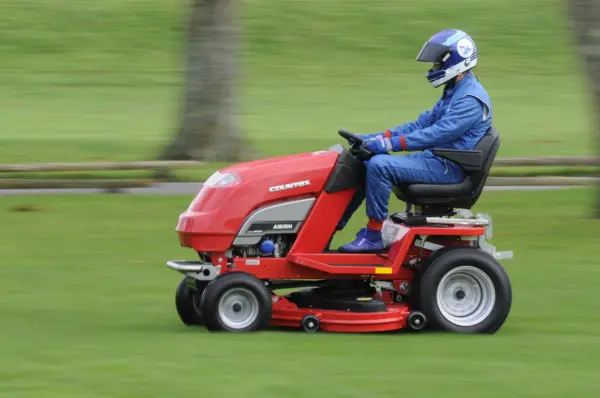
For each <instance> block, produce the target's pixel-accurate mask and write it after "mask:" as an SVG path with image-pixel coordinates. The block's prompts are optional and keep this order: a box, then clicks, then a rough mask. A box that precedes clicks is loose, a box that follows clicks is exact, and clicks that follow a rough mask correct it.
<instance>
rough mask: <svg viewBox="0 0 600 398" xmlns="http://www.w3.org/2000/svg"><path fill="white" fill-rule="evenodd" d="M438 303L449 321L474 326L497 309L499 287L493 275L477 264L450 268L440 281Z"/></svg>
mask: <svg viewBox="0 0 600 398" xmlns="http://www.w3.org/2000/svg"><path fill="white" fill-rule="evenodd" d="M436 299H437V305H438V308H439V310H440V312H441V313H442V315H443V316H444V318H446V319H447V320H448V321H450V322H452V323H453V324H455V325H457V326H463V327H468V326H473V325H476V324H478V323H480V322H482V321H484V320H485V319H486V318H487V317H488V316H489V315H490V313H491V312H492V310H493V309H494V304H495V301H496V291H495V288H494V283H493V282H492V280H491V279H490V277H489V276H488V275H487V274H486V273H485V272H483V271H482V270H481V269H479V268H476V267H473V266H460V267H456V268H454V269H452V270H450V271H449V272H448V273H447V274H446V275H444V277H443V278H442V280H441V281H440V283H439V285H438V289H437V294H436Z"/></svg>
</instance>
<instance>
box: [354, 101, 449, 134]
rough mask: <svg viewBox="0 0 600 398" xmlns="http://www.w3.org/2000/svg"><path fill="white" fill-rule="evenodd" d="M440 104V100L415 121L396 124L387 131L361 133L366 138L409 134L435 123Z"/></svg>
mask: <svg viewBox="0 0 600 398" xmlns="http://www.w3.org/2000/svg"><path fill="white" fill-rule="evenodd" d="M439 106H440V101H438V102H436V104H435V105H434V106H433V108H431V109H429V110H426V111H425V112H423V113H421V114H420V115H419V117H418V118H417V120H415V121H414V122H408V123H404V124H401V125H400V126H396V127H394V128H391V129H387V130H385V131H380V132H378V133H375V134H364V135H361V137H362V138H364V139H369V138H375V137H377V136H382V137H388V138H389V137H394V136H397V135H407V134H409V133H411V132H412V131H415V130H420V129H424V128H425V127H429V126H431V125H432V124H433V121H434V117H435V116H434V115H435V114H436V112H437V108H438V107H439Z"/></svg>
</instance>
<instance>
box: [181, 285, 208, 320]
mask: <svg viewBox="0 0 600 398" xmlns="http://www.w3.org/2000/svg"><path fill="white" fill-rule="evenodd" d="M206 285H207V283H205V282H200V281H196V280H195V279H194V280H190V278H188V277H187V276H184V277H183V278H182V279H181V281H180V282H179V285H178V286H177V291H176V292H175V307H176V308H177V313H178V314H179V319H181V321H182V322H183V323H184V324H186V325H188V326H202V325H204V318H203V317H202V314H201V312H200V298H201V296H202V292H203V291H204V288H205V287H206Z"/></svg>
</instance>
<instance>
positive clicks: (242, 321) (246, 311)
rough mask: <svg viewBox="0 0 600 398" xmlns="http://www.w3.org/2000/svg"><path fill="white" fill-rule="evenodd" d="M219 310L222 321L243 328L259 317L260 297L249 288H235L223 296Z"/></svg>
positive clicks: (233, 326)
mask: <svg viewBox="0 0 600 398" xmlns="http://www.w3.org/2000/svg"><path fill="white" fill-rule="evenodd" d="M218 312H219V317H220V318H221V321H222V322H223V323H224V324H225V325H226V326H227V327H229V328H231V329H243V328H245V327H247V326H249V325H251V324H252V323H253V322H254V321H255V320H256V318H257V317H258V313H259V304H258V299H257V298H256V296H255V295H254V293H253V292H251V291H250V290H248V289H245V288H233V289H230V290H228V291H226V292H225V293H224V294H223V295H222V296H221V299H220V300H219V304H218Z"/></svg>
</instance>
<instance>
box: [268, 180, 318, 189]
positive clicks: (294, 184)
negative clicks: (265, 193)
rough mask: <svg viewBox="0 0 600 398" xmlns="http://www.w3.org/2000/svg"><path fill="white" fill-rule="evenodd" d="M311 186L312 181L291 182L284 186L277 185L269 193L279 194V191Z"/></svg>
mask: <svg viewBox="0 0 600 398" xmlns="http://www.w3.org/2000/svg"><path fill="white" fill-rule="evenodd" d="M309 185H310V180H305V181H296V182H291V183H289V184H283V185H275V186H273V187H270V188H269V192H279V191H285V190H286V189H293V188H300V187H307V186H309Z"/></svg>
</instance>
